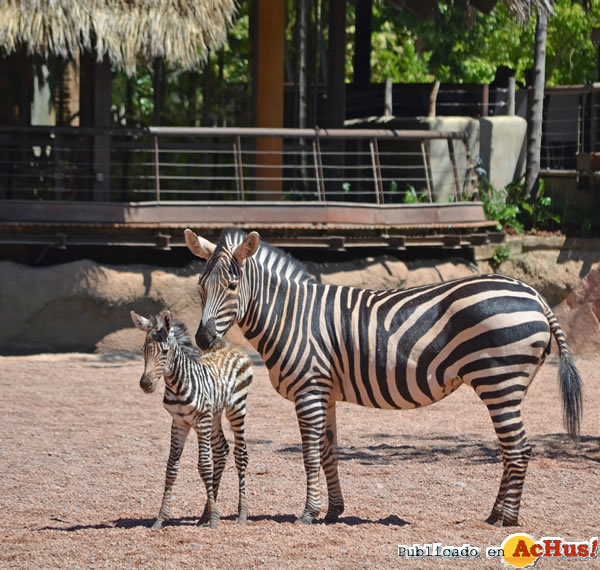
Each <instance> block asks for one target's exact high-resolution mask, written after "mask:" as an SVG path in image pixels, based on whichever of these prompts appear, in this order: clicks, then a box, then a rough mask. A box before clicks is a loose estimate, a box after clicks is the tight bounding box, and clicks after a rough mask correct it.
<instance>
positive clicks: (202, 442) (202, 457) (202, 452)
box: [196, 413, 221, 528]
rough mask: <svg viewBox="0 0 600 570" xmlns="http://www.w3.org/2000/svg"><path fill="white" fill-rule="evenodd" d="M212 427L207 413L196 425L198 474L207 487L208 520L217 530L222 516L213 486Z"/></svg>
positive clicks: (210, 416)
mask: <svg viewBox="0 0 600 570" xmlns="http://www.w3.org/2000/svg"><path fill="white" fill-rule="evenodd" d="M211 427H212V414H209V413H206V414H204V415H203V416H202V417H201V418H200V421H199V422H198V424H197V425H196V434H197V435H198V473H200V477H201V478H202V481H203V482H204V486H205V487H206V507H205V511H206V520H207V522H208V524H209V525H210V527H211V528H215V527H216V526H217V523H218V522H219V519H220V518H221V515H220V514H219V511H218V510H217V504H216V501H215V493H214V484H213V480H214V479H213V465H212V459H211V439H212V438H211Z"/></svg>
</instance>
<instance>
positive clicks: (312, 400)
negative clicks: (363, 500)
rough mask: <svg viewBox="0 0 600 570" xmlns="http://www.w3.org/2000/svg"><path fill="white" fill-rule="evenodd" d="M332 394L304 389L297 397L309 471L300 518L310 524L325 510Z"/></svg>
mask: <svg viewBox="0 0 600 570" xmlns="http://www.w3.org/2000/svg"><path fill="white" fill-rule="evenodd" d="M327 400H328V395H325V394H312V393H304V394H301V395H299V396H297V397H296V415H297V417H298V424H299V426H300V436H301V437H302V456H303V459H304V469H305V471H306V505H305V506H304V511H303V513H302V514H301V515H300V517H299V519H298V522H302V523H306V524H310V523H312V522H313V520H314V518H315V517H316V516H318V514H319V512H320V511H321V490H320V488H319V473H320V467H321V449H322V448H323V446H324V444H323V439H324V437H325V417H326V411H325V410H326V408H327Z"/></svg>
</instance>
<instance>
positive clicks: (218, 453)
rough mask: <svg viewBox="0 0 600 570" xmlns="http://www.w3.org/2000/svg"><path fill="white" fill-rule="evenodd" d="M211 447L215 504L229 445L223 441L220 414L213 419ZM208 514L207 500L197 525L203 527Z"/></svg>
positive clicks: (225, 440)
mask: <svg viewBox="0 0 600 570" xmlns="http://www.w3.org/2000/svg"><path fill="white" fill-rule="evenodd" d="M211 447H212V459H213V493H214V497H215V502H216V500H217V496H218V494H219V485H220V483H221V476H222V475H223V471H224V469H225V464H226V463H227V455H228V454H229V445H228V443H227V439H225V434H224V433H223V427H222V425H221V415H220V414H217V415H215V416H214V418H213V425H212V438H211ZM199 449H200V447H199V446H198V450H199ZM198 464H200V456H198ZM208 512H209V506H208V499H207V501H206V504H205V505H204V511H203V512H202V516H201V517H200V520H199V521H198V524H200V525H204V524H207V523H208V522H209V514H208Z"/></svg>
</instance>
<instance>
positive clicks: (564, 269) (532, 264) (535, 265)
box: [480, 250, 590, 306]
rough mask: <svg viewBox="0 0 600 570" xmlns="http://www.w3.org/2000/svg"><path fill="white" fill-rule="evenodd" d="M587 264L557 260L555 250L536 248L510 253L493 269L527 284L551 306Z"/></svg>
mask: <svg viewBox="0 0 600 570" xmlns="http://www.w3.org/2000/svg"><path fill="white" fill-rule="evenodd" d="M480 266H482V264H480ZM589 267H590V266H589V264H586V261H585V260H584V259H583V258H580V257H577V258H574V259H561V252H560V251H559V250H538V251H527V252H525V253H520V254H517V255H514V256H512V257H511V258H510V259H508V260H506V261H504V263H502V264H501V265H500V266H499V267H498V268H497V269H496V272H497V273H501V274H502V275H507V276H509V277H515V278H516V279H520V280H521V281H524V282H525V283H528V284H529V285H531V286H532V287H533V288H534V289H536V291H539V292H540V293H541V294H542V295H543V296H544V297H545V298H546V300H547V301H548V303H550V305H551V306H554V305H557V304H558V303H560V302H561V301H562V300H564V299H565V298H566V297H567V295H569V293H570V292H571V291H572V290H573V289H575V287H577V285H578V284H579V282H580V281H581V277H582V275H583V274H585V273H587V271H586V269H587V270H589ZM482 272H485V271H484V270H483V269H482Z"/></svg>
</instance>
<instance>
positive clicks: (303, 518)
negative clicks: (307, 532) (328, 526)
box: [296, 511, 315, 524]
mask: <svg viewBox="0 0 600 570" xmlns="http://www.w3.org/2000/svg"><path fill="white" fill-rule="evenodd" d="M314 520H315V517H314V516H313V515H311V514H310V513H307V512H306V511H305V512H303V513H302V514H301V515H300V516H299V517H298V518H297V519H296V524H312V523H313V521H314Z"/></svg>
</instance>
